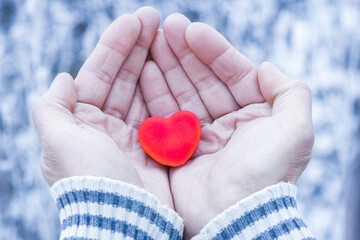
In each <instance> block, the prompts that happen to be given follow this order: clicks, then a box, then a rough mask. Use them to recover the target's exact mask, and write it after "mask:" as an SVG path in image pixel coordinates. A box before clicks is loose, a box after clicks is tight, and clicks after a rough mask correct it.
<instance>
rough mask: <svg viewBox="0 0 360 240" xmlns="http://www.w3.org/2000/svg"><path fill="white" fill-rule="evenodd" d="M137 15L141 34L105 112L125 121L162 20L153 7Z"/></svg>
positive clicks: (117, 79) (115, 85)
mask: <svg viewBox="0 0 360 240" xmlns="http://www.w3.org/2000/svg"><path fill="white" fill-rule="evenodd" d="M135 15H136V16H137V17H138V18H139V21H140V22H141V33H140V36H139V39H138V40H137V42H136V44H135V46H134V48H133V49H132V51H131V53H130V54H129V56H128V58H127V59H126V61H125V62H124V64H123V65H122V66H121V67H120V70H119V72H118V74H117V76H116V78H115V80H114V82H113V85H112V87H111V89H110V92H109V95H108V97H107V99H106V101H105V103H104V105H103V108H102V109H103V111H104V112H105V113H107V114H110V115H113V116H115V117H117V118H120V119H125V117H126V114H127V113H128V111H129V108H130V105H131V102H132V100H133V97H134V92H135V86H136V83H137V81H138V79H139V76H140V73H141V70H142V68H143V66H144V63H145V59H146V57H147V55H148V50H149V48H150V45H151V43H152V41H153V39H154V36H155V34H156V33H157V29H158V27H159V24H160V18H159V16H158V14H157V12H156V11H155V9H153V8H151V7H143V8H140V9H139V10H138V11H136V13H135Z"/></svg>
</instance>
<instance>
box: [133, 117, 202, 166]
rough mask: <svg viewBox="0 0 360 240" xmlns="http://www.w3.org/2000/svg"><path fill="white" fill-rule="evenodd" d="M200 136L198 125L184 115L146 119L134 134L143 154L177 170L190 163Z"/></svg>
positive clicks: (199, 126)
mask: <svg viewBox="0 0 360 240" xmlns="http://www.w3.org/2000/svg"><path fill="white" fill-rule="evenodd" d="M200 135H201V125H200V121H199V119H198V118H197V117H196V115H195V114H193V113H192V112H188V111H180V112H177V113H175V114H173V115H172V116H171V117H170V118H161V117H151V118H147V119H145V121H144V122H143V123H142V124H141V126H140V128H139V133H138V136H139V141H140V144H141V146H142V148H143V149H144V150H145V152H146V153H147V154H149V155H150V156H151V157H152V158H153V159H154V160H156V161H157V162H159V163H161V164H163V165H167V166H171V167H178V166H181V165H183V164H185V163H186V162H187V161H188V160H189V159H190V157H191V155H192V154H193V153H194V151H195V149H196V147H197V146H198V144H199V141H200Z"/></svg>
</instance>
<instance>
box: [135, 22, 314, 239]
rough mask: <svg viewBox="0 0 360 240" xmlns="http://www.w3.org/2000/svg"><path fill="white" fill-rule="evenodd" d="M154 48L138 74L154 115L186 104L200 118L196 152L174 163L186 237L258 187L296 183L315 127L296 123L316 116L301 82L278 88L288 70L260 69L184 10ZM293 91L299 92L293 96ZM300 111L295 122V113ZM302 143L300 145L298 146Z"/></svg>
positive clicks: (174, 180)
mask: <svg viewBox="0 0 360 240" xmlns="http://www.w3.org/2000/svg"><path fill="white" fill-rule="evenodd" d="M151 54H152V57H153V59H154V61H155V62H156V63H154V62H148V63H147V64H146V65H145V68H144V73H146V74H145V75H144V76H143V77H142V78H141V79H140V86H141V89H142V92H143V95H144V99H145V102H146V104H147V107H148V109H149V112H150V115H153V116H154V115H156V116H165V117H167V116H169V115H170V114H172V113H174V112H176V111H179V110H188V111H192V112H194V113H195V114H196V115H197V116H198V117H199V119H200V122H201V123H202V133H201V140H200V143H199V146H198V148H197V150H196V151H195V153H194V155H193V159H191V160H190V161H189V162H188V163H187V164H186V165H184V166H182V167H179V168H173V169H171V170H170V184H171V189H172V194H173V198H174V203H175V209H176V211H177V212H178V213H179V214H180V215H181V216H182V217H183V218H184V221H185V237H186V238H189V237H191V236H193V235H194V234H196V233H197V232H198V231H199V230H200V229H201V228H202V227H203V226H204V225H205V224H206V223H208V222H209V221H210V220H211V219H212V218H213V217H215V216H216V215H217V214H219V213H221V212H222V211H223V210H225V209H226V208H228V207H229V206H231V205H233V204H235V203H236V202H238V201H239V200H241V199H243V198H244V197H247V196H249V195H250V194H252V193H254V192H255V191H258V190H260V189H262V188H264V187H266V186H268V185H269V184H272V183H277V182H279V181H291V182H296V180H297V179H298V177H299V176H300V174H301V172H302V170H303V169H304V167H305V166H306V163H307V161H308V160H309V157H310V152H311V146H312V138H311V134H308V133H309V132H310V131H309V129H310V130H311V126H308V125H304V126H301V127H304V128H303V129H301V130H304V133H300V134H299V130H298V129H299V128H298V127H299V125H301V124H302V123H304V122H311V121H307V119H306V121H303V120H305V119H304V118H303V116H306V117H308V116H310V114H309V113H308V109H307V108H306V107H307V106H308V105H309V100H308V98H309V91H307V88H306V87H304V85H303V84H298V83H297V82H295V81H293V80H289V81H288V82H287V83H285V84H281V86H280V87H279V83H277V82H280V81H283V80H284V79H283V78H284V77H283V76H280V75H279V74H275V75H274V73H276V72H274V71H273V70H272V69H271V68H269V65H264V66H262V67H261V68H260V69H257V68H256V66H255V65H254V64H252V63H251V62H250V61H249V60H248V59H247V58H245V57H244V56H243V55H241V54H240V53H238V52H237V51H236V50H235V49H234V48H232V47H231V45H230V44H229V43H228V42H227V41H226V40H225V39H224V38H223V37H222V36H221V35H220V34H219V33H217V32H215V31H214V30H212V29H211V28H209V27H208V26H205V25H203V24H192V25H190V22H189V20H187V19H186V18H185V17H184V16H181V15H172V16H170V17H169V18H168V19H167V20H166V21H165V22H164V33H162V32H159V33H158V35H157V37H156V38H155V41H154V43H153V45H152V48H151ZM150 76H151V79H150V78H149V77H150ZM279 76H280V77H279ZM285 80H286V81H287V80H288V79H287V78H286V79H285ZM259 85H260V86H259ZM152 86H156V87H157V88H156V90H155V89H152ZM298 90H301V91H298ZM303 90H305V91H303ZM293 91H294V94H298V93H297V92H300V95H301V96H300V97H299V96H297V97H295V98H294V99H293V98H292V97H293V96H291V93H292V92H293ZM285 92H286V93H289V96H287V94H284V93H285ZM298 98H300V99H301V98H304V99H306V101H304V103H303V104H302V105H303V106H304V105H306V107H303V106H300V107H299V108H297V109H296V108H294V109H291V108H289V106H291V107H294V106H295V107H298V106H297V105H299V102H298V100H297V99H298ZM275 100H276V101H275ZM161 103H162V105H161V106H162V107H161V108H159V107H157V105H160V104H161ZM296 111H298V112H296ZM296 116H300V117H299V119H296V120H295V119H294V121H293V123H291V121H289V117H290V120H292V118H296ZM310 125H311V124H310ZM292 134H294V136H301V137H300V138H299V139H295V138H293V137H292ZM299 144H300V145H302V147H303V148H302V149H301V150H297V148H296V147H295V146H299Z"/></svg>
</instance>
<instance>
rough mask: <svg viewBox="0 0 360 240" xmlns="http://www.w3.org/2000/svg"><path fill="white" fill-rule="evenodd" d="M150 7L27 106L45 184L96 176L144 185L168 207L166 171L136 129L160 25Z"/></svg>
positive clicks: (123, 21) (121, 24) (119, 25)
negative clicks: (144, 73)
mask: <svg viewBox="0 0 360 240" xmlns="http://www.w3.org/2000/svg"><path fill="white" fill-rule="evenodd" d="M159 22H160V20H159V16H158V14H157V13H156V11H155V10H154V9H152V8H149V7H145V8H141V9H139V10H138V11H137V12H136V13H135V14H127V15H123V16H121V17H119V18H118V19H117V20H115V21H114V22H113V23H112V24H111V25H110V26H109V27H108V29H107V30H106V31H105V32H104V34H103V35H102V37H101V39H100V40H99V43H98V44H97V46H96V48H95V50H94V51H93V53H92V54H91V55H90V57H89V58H88V59H87V60H86V62H85V63H84V65H83V66H82V68H81V69H80V71H79V73H78V75H77V77H76V78H75V81H74V80H73V79H72V77H71V76H70V75H68V74H59V75H58V76H57V77H56V79H55V80H54V81H53V83H52V85H51V87H50V89H49V90H48V91H47V92H46V93H45V95H44V96H43V97H41V98H40V99H39V100H38V102H37V104H35V106H34V108H33V111H32V113H33V119H34V122H35V125H36V128H37V130H38V132H39V135H40V137H41V142H42V163H41V167H42V171H43V175H44V177H45V179H46V181H47V182H48V184H49V185H53V184H54V183H55V182H56V181H58V180H60V179H62V178H67V177H71V176H86V175H90V176H97V177H107V178H111V179H115V180H120V181H123V182H126V183H130V184H133V185H136V186H138V187H141V188H144V189H145V190H147V191H149V192H151V193H152V194H154V195H155V196H157V197H158V198H159V200H160V201H161V202H162V203H163V204H166V205H167V206H168V207H170V208H173V201H172V196H171V192H170V186H169V178H168V168H167V167H165V166H162V165H160V164H158V163H156V162H154V161H153V160H152V159H151V158H150V157H149V156H147V155H146V154H145V152H144V151H143V150H142V148H141V146H140V144H139V141H138V137H137V132H138V128H139V125H140V123H141V122H142V121H143V120H144V119H145V118H147V117H148V116H149V113H148V111H147V108H146V106H145V103H144V100H143V97H142V94H141V92H140V89H139V86H138V85H137V81H138V77H139V75H140V73H141V70H142V68H143V65H144V63H145V60H146V57H147V55H148V50H149V47H150V46H151V43H152V41H153V39H154V36H155V34H156V32H157V29H158V26H159Z"/></svg>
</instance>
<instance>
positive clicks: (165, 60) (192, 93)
mask: <svg viewBox="0 0 360 240" xmlns="http://www.w3.org/2000/svg"><path fill="white" fill-rule="evenodd" d="M150 52H151V56H152V58H153V59H154V61H155V62H156V63H157V65H158V66H159V68H160V70H161V72H162V73H163V75H164V77H165V80H166V83H167V85H168V87H169V89H170V91H171V94H172V95H173V96H174V98H175V100H176V102H177V104H178V106H179V108H180V109H181V110H187V111H191V112H193V113H194V114H195V115H197V116H198V118H199V120H200V122H202V123H211V122H212V118H211V116H210V114H209V113H208V111H207V109H206V107H205V105H204V103H203V102H202V101H201V98H200V96H199V94H198V92H197V91H196V89H195V87H194V86H193V84H192V83H191V81H190V79H189V78H188V76H187V75H186V73H185V72H184V70H183V68H182V66H181V65H180V62H179V61H178V59H177V57H176V56H175V55H174V53H173V52H172V50H171V49H170V47H169V45H168V44H167V42H166V40H165V36H164V34H163V32H161V31H159V32H158V34H157V35H156V37H155V40H154V43H153V45H152V46H151V50H150Z"/></svg>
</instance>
